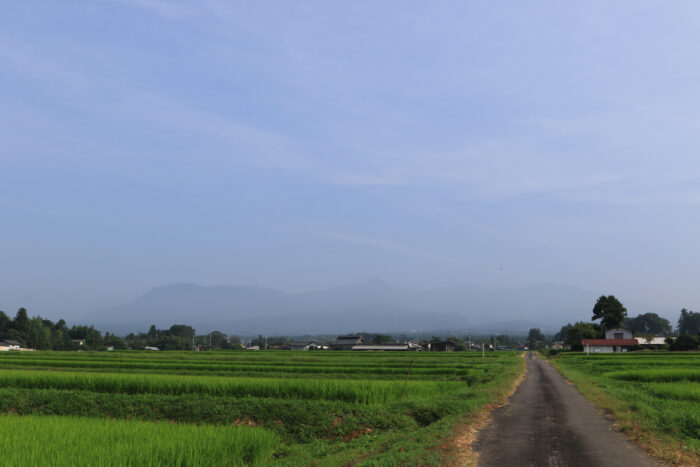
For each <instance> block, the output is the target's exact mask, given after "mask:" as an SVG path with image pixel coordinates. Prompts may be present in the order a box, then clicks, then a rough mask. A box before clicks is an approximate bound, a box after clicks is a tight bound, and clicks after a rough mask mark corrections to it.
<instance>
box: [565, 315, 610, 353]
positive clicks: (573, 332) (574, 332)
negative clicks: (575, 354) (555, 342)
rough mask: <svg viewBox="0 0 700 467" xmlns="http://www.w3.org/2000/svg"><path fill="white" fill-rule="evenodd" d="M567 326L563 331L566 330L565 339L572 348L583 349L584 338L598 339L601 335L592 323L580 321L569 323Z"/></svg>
mask: <svg viewBox="0 0 700 467" xmlns="http://www.w3.org/2000/svg"><path fill="white" fill-rule="evenodd" d="M565 328H566V331H564V328H562V331H561V332H566V336H565V338H564V340H565V341H566V345H568V346H569V347H571V350H583V346H582V345H581V340H582V339H596V338H598V337H600V331H599V330H598V329H596V326H594V325H593V324H591V323H585V322H583V321H579V322H577V323H574V324H570V325H567V326H565Z"/></svg>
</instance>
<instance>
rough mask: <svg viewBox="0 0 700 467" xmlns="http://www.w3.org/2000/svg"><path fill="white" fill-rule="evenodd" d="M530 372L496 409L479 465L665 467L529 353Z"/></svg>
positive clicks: (480, 439)
mask: <svg viewBox="0 0 700 467" xmlns="http://www.w3.org/2000/svg"><path fill="white" fill-rule="evenodd" d="M526 360H527V373H526V375H525V380H524V381H523V382H522V383H521V384H520V386H519V387H518V389H517V390H516V391H515V394H513V396H511V399H510V401H509V403H508V404H506V405H504V406H503V407H499V408H497V409H496V410H494V411H493V413H492V420H491V422H490V423H489V424H488V425H486V427H484V428H483V429H482V430H481V431H480V432H479V434H478V436H477V440H476V443H475V444H474V446H473V448H474V450H475V451H476V452H477V453H478V454H479V465H480V466H488V467H491V466H586V467H589V466H596V467H607V466H611V467H612V466H624V467H630V466H633V467H638V466H661V465H664V464H662V463H660V462H658V461H655V460H653V459H651V458H649V457H648V456H647V455H645V454H644V452H643V451H642V450H641V449H640V448H639V447H638V446H636V445H635V444H633V443H632V442H630V441H628V440H627V439H625V437H624V436H622V435H621V434H620V433H618V432H617V431H615V429H614V428H613V425H612V422H611V421H610V420H608V419H607V418H606V417H605V416H603V415H602V414H601V413H600V411H599V410H598V409H597V408H596V407H594V406H593V405H592V404H591V403H590V402H588V401H587V400H586V399H585V398H584V397H583V396H582V395H581V394H580V393H579V392H578V391H577V390H576V388H575V387H574V386H573V385H571V384H569V383H567V382H566V380H565V379H564V378H563V377H562V376H561V375H560V374H559V372H558V371H557V370H555V369H554V367H552V366H551V365H550V364H549V363H548V362H545V361H543V360H539V359H538V358H537V356H536V355H535V353H533V352H529V353H528V354H527V357H526Z"/></svg>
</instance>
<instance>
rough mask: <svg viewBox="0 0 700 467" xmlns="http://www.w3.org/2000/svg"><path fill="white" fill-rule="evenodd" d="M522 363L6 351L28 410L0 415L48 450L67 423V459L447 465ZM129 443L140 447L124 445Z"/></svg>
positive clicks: (2, 399)
mask: <svg viewBox="0 0 700 467" xmlns="http://www.w3.org/2000/svg"><path fill="white" fill-rule="evenodd" d="M411 361H413V363H412V364H411V373H410V376H409V377H408V379H407V378H406V375H407V371H408V367H409V364H410V362H411ZM2 368H4V369H2ZM522 369H523V361H522V359H521V358H519V357H518V356H517V355H516V354H514V353H499V354H487V358H486V362H485V364H484V363H483V362H482V360H481V356H480V355H475V354H466V353H452V354H435V353H431V354H428V353H426V354H415V353H413V354H406V353H371V354H370V353H352V352H258V353H243V352H214V353H202V354H195V353H192V352H189V353H188V352H164V353H158V354H154V353H140V352H116V353H82V352H81V353H57V352H33V353H31V354H29V353H27V354H11V353H7V354H2V355H0V413H3V414H17V415H22V416H23V417H19V418H18V417H16V416H13V415H5V416H2V417H0V425H2V426H3V427H5V426H7V430H10V431H13V430H14V432H16V433H23V435H22V436H17V437H15V436H13V437H8V438H6V439H5V440H4V443H5V444H4V445H2V446H0V449H2V451H3V452H4V453H8V455H7V456H5V457H6V458H12V457H11V456H14V455H22V453H23V452H27V450H28V449H29V450H31V451H32V452H34V454H33V455H35V456H37V457H36V459H37V461H38V462H39V463H42V462H41V459H42V457H41V456H46V457H45V458H46V459H50V458H51V452H52V451H55V450H57V449H58V448H57V446H56V445H55V442H56V441H55V439H56V436H57V433H62V434H61V435H60V436H65V437H67V439H71V440H73V441H71V443H72V444H71V446H74V447H71V448H70V449H66V450H65V451H66V452H65V453H64V454H61V455H62V456H68V457H54V458H55V459H63V460H65V461H66V463H67V464H71V463H72V462H70V459H71V457H70V456H73V455H78V454H77V453H79V454H80V455H81V462H83V461H84V462H85V463H86V464H87V463H90V461H91V459H92V460H93V463H95V464H100V463H102V462H101V459H102V457H100V456H103V455H107V454H105V452H107V453H109V452H111V453H112V455H111V459H112V461H110V462H113V465H129V464H131V465H133V464H134V463H137V464H138V463H139V462H134V461H133V459H134V457H133V455H137V456H139V457H138V458H139V459H146V460H147V461H146V463H148V464H154V465H156V464H161V465H173V464H174V465H178V464H179V465H204V464H201V462H200V461H198V460H194V459H195V458H197V459H200V458H201V459H208V460H209V462H205V464H209V465H217V464H219V465H227V464H231V463H233V462H234V461H236V460H237V459H238V461H240V462H241V463H245V464H261V463H264V464H275V465H310V464H313V463H314V462H317V463H318V464H319V465H343V464H345V463H356V464H357V465H363V464H367V465H396V464H404V465H419V464H423V465H441V464H445V463H448V462H449V461H450V458H451V456H453V455H455V452H454V450H451V449H449V448H448V446H449V443H448V441H449V440H450V438H451V437H452V436H453V431H454V430H455V427H456V426H458V425H460V424H463V423H464V422H465V419H468V417H469V415H470V414H473V413H475V412H477V411H479V410H480V409H481V408H482V407H483V406H484V405H485V404H488V403H492V402H493V401H494V400H495V399H497V398H499V397H502V396H503V395H504V393H505V392H506V391H507V388H508V387H509V386H511V385H512V382H513V381H514V380H515V379H516V378H517V376H518V375H519V374H521V373H522ZM406 381H407V384H406V386H405V388H406V389H405V392H404V383H406ZM25 415H31V416H32V417H24V416H25ZM35 416H39V417H35ZM75 416H78V417H81V418H79V419H78V420H76V419H75V418H74V417H75ZM154 422H155V423H154ZM163 422H169V423H163ZM172 422H176V423H172ZM232 425H233V426H232ZM97 426H99V428H96V427H97ZM0 429H3V430H5V428H0ZM247 430H251V431H250V434H248V431H247ZM130 431H134V432H138V433H140V435H137V437H136V438H133V439H132V438H129V437H128V436H127V435H126V434H125V433H127V432H130ZM92 433H94V436H93V435H92ZM100 433H101V434H100ZM212 433H217V435H216V436H215V435H213V434H212ZM125 436H126V437H125ZM209 438H211V443H209V442H208V440H209ZM96 439H99V440H100V441H99V442H97V441H96ZM178 440H179V441H178ZM227 440H229V441H227ZM129 443H133V445H134V446H135V447H137V448H138V449H135V450H134V453H136V454H133V455H132V454H126V453H125V454H122V452H123V451H122V450H123V446H124V445H128V444H129ZM229 443H230V445H229ZM208 450H209V451H210V452H209V451H208ZM130 456H131V457H130ZM47 462H49V461H48V460H47ZM198 462H200V464H198ZM108 465H109V463H108Z"/></svg>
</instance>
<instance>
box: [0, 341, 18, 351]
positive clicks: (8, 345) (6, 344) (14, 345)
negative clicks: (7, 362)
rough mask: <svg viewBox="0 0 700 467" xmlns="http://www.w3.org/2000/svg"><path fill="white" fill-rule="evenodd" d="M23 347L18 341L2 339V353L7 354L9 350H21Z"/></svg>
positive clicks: (0, 348)
mask: <svg viewBox="0 0 700 467" xmlns="http://www.w3.org/2000/svg"><path fill="white" fill-rule="evenodd" d="M21 347H22V344H20V343H19V342H17V341H13V340H9V339H0V352H5V351H8V350H19V349H20V348H21Z"/></svg>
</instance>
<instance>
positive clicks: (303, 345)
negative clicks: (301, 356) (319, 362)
mask: <svg viewBox="0 0 700 467" xmlns="http://www.w3.org/2000/svg"><path fill="white" fill-rule="evenodd" d="M316 347H317V345H316V343H315V342H292V350H316Z"/></svg>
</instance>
